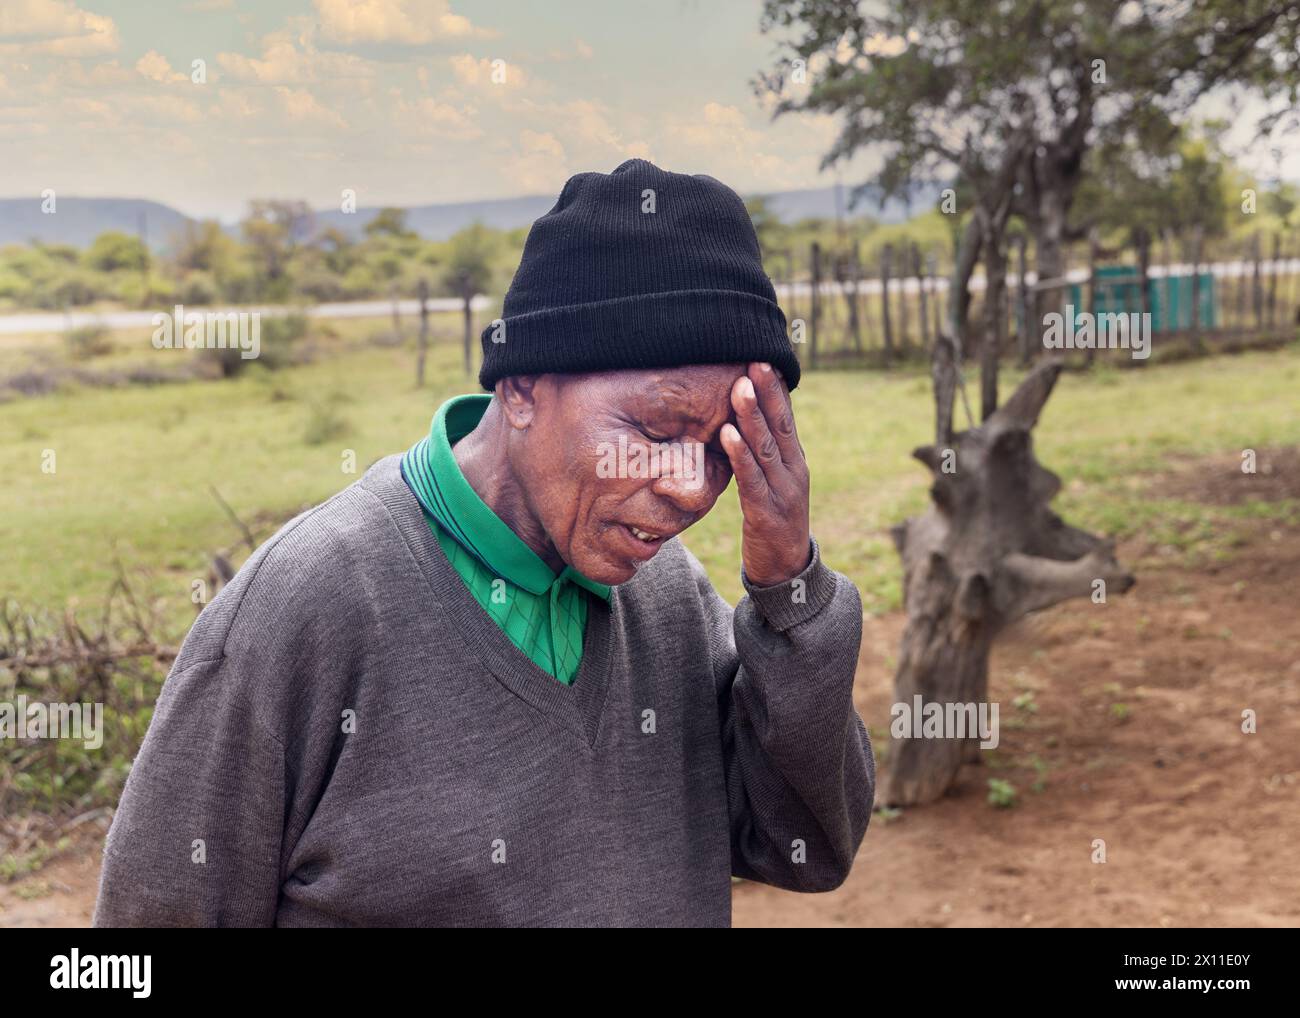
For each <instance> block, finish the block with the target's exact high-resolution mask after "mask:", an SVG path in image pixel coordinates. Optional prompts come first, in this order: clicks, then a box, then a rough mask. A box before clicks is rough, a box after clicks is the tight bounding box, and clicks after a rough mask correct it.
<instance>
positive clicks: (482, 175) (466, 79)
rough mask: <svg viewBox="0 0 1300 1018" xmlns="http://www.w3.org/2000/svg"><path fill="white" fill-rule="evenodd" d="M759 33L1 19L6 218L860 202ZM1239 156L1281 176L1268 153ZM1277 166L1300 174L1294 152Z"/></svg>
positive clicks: (558, 9)
mask: <svg viewBox="0 0 1300 1018" xmlns="http://www.w3.org/2000/svg"><path fill="white" fill-rule="evenodd" d="M760 11H761V3H760V0H652V2H643V0H638V2H633V0H564V2H535V0H491V2H489V0H171V2H157V0H0V197H17V196H21V195H23V194H33V195H39V194H40V193H41V192H42V191H44V190H46V189H54V191H55V193H56V194H57V195H64V196H77V197H109V196H111V197H132V198H149V199H153V200H155V201H160V202H164V203H166V204H168V205H171V206H173V207H175V208H177V209H179V210H180V211H182V212H184V213H187V214H189V215H192V216H215V217H218V218H221V219H224V220H234V219H237V218H238V217H239V216H240V215H241V214H242V213H243V212H244V210H245V208H246V206H247V202H248V201H249V200H250V199H252V198H300V199H305V200H307V201H308V202H310V203H311V204H312V205H313V206H314V207H316V208H329V207H336V208H337V207H339V206H340V204H341V202H342V201H343V195H344V192H345V191H351V192H355V194H356V203H357V205H358V206H368V205H416V204H428V203H437V202H457V201H470V200H477V199H486V198H506V197H515V196H518V195H525V194H558V192H559V190H560V188H561V187H562V186H563V184H564V181H565V180H566V179H567V178H568V177H569V176H571V175H572V174H574V173H579V172H584V171H588V170H602V171H606V172H608V171H609V170H612V169H613V168H614V167H615V166H617V165H618V164H619V163H621V162H623V161H624V160H626V159H629V158H633V157H640V158H647V159H650V160H652V161H654V162H655V163H657V164H658V165H660V166H662V167H664V168H666V169H670V170H674V171H676V172H682V173H709V174H711V175H712V176H715V177H717V178H719V179H720V180H722V181H724V182H725V183H727V184H729V185H730V186H731V187H733V188H734V189H736V190H737V191H740V192H742V193H753V192H764V191H778V190H792V189H797V188H805V187H825V186H829V185H831V184H834V183H835V182H836V180H837V177H838V178H839V179H842V180H843V182H844V183H845V184H846V185H852V184H856V183H859V182H861V180H862V179H864V178H865V176H866V175H868V174H869V173H870V172H871V171H872V170H873V169H874V168H875V166H876V165H877V164H878V159H879V154H878V153H874V152H871V151H867V152H864V153H862V154H861V155H859V156H858V157H856V158H855V160H854V162H853V163H851V164H848V165H846V166H845V167H843V168H842V169H841V170H839V171H838V173H832V172H822V171H820V169H819V164H820V161H821V157H822V155H823V153H824V152H825V151H826V150H827V149H828V148H829V147H830V145H831V143H832V141H833V140H834V138H835V135H836V133H837V123H836V121H835V120H833V119H832V118H830V117H824V116H809V115H804V114H800V115H790V116H786V117H782V118H779V119H778V120H776V121H773V120H772V118H771V116H770V112H769V111H770V106H769V104H768V103H767V102H764V101H763V100H760V99H759V98H758V97H757V96H755V94H754V91H753V88H752V85H751V82H752V81H753V79H754V77H755V75H756V74H757V73H758V72H759V71H761V70H765V69H768V68H770V67H771V66H772V64H773V62H774V60H775V57H776V54H777V52H778V49H777V42H778V40H777V39H775V38H773V37H769V36H764V35H763V34H762V33H761V32H760V31H759V17H760ZM195 61H202V70H203V77H204V78H205V80H204V81H202V82H196V81H195V80H193V79H194V76H195V71H194V68H195ZM494 70H495V72H496V73H495V74H494ZM1243 122H1244V119H1243ZM1243 145H1244V143H1243ZM1247 154H1248V155H1250V156H1251V157H1252V158H1253V159H1254V161H1255V163H1256V164H1257V169H1258V171H1259V172H1262V173H1270V174H1271V173H1272V172H1274V170H1275V163H1276V161H1275V159H1274V158H1273V157H1272V156H1271V153H1270V154H1267V155H1266V154H1265V153H1264V152H1263V150H1262V148H1261V146H1254V148H1253V149H1247ZM1284 161H1285V162H1288V163H1291V164H1292V165H1296V166H1300V141H1297V142H1296V143H1295V144H1290V145H1289V146H1287V147H1285V148H1284ZM1293 175H1300V174H1293Z"/></svg>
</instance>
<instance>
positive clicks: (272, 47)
mask: <svg viewBox="0 0 1300 1018" xmlns="http://www.w3.org/2000/svg"><path fill="white" fill-rule="evenodd" d="M217 63H218V64H220V65H221V67H222V69H223V70H225V71H226V73H228V74H229V75H230V76H231V77H232V78H234V79H236V80H237V81H249V82H258V83H259V84H263V85H297V84H302V83H303V82H310V81H322V80H333V79H339V78H368V77H370V76H372V75H373V74H374V69H373V67H372V66H371V64H370V63H369V62H368V61H365V60H362V59H361V58H360V57H357V56H354V55H352V54H350V53H334V52H325V51H322V50H318V49H317V48H316V45H315V43H314V41H313V40H312V37H311V32H310V31H309V30H306V31H302V32H299V33H297V34H296V35H295V33H293V32H289V31H284V32H272V33H271V34H270V35H267V36H266V37H265V38H263V39H262V55H261V57H246V56H244V55H243V54H242V53H218V54H217Z"/></svg>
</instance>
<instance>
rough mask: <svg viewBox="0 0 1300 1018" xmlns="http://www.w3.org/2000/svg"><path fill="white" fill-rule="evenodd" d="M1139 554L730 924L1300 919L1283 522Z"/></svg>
mask: <svg viewBox="0 0 1300 1018" xmlns="http://www.w3.org/2000/svg"><path fill="white" fill-rule="evenodd" d="M1287 474H1288V475H1289V474H1290V471H1287ZM1189 476H1193V475H1189ZM1194 476H1198V477H1200V476H1203V473H1201V472H1197V473H1196V474H1195V475H1194ZM1270 494H1271V495H1272V497H1284V495H1285V494H1289V492H1286V493H1272V492H1270ZM1236 497H1237V496H1236V493H1233V494H1232V495H1231V496H1229V498H1230V500H1235V499H1236ZM1197 500H1198V501H1212V500H1213V499H1212V498H1211V497H1209V496H1208V495H1204V497H1202V498H1198V499H1197ZM1153 552H1154V549H1150V548H1137V547H1125V548H1121V555H1122V556H1123V557H1124V559H1125V560H1126V561H1136V560H1138V559H1139V558H1142V559H1143V561H1144V563H1145V565H1144V567H1143V568H1142V569H1141V570H1140V573H1139V575H1140V582H1139V584H1138V586H1137V587H1136V588H1135V589H1134V591H1133V592H1132V593H1130V594H1129V595H1128V596H1127V597H1124V598H1113V599H1112V600H1111V602H1110V603H1109V604H1108V605H1104V606H1100V605H1093V604H1092V603H1091V602H1090V601H1076V602H1071V603H1069V604H1065V605H1061V606H1058V607H1057V608H1055V609H1053V610H1051V611H1049V612H1045V613H1042V614H1040V615H1038V616H1035V617H1032V618H1031V619H1030V620H1028V621H1026V622H1025V623H1023V624H1022V625H1021V626H1020V628H1018V629H1017V630H1015V631H1013V632H1012V633H1010V634H1008V635H1007V636H1006V638H1004V639H1003V640H1002V641H1000V643H999V644H998V647H997V650H996V652H995V654H994V660H993V669H992V680H991V694H992V697H993V698H994V699H996V700H998V701H999V702H1000V703H1001V705H1002V708H1001V709H1002V718H1001V720H1002V732H1001V740H1002V741H1001V745H1000V747H999V748H998V749H997V750H996V751H994V752H993V753H992V754H986V758H985V762H984V763H983V764H981V765H978V766H967V767H966V768H965V770H964V771H963V773H962V777H961V781H960V783H959V785H958V787H957V788H956V789H955V790H954V793H953V794H952V795H950V796H949V797H948V798H946V799H944V800H943V801H942V802H940V803H938V804H935V805H932V806H928V807H925V808H923V809H914V810H908V811H905V812H903V813H902V814H901V815H899V816H897V817H895V818H894V819H886V818H885V817H884V816H882V815H880V814H877V815H876V817H875V818H874V819H873V821H872V824H871V829H870V830H869V831H868V832H867V837H866V840H865V841H864V843H863V846H862V850H861V852H860V853H859V855H858V859H857V864H856V866H855V867H854V870H853V873H852V875H851V876H850V877H849V880H848V881H847V882H846V884H845V885H844V886H843V887H842V888H840V889H839V890H837V891H835V892H832V893H830V894H820V895H798V894H791V893H787V892H783V891H778V890H776V889H774V888H769V887H763V886H760V885H756V884H742V885H739V886H738V887H737V889H736V892H735V924H736V925H737V926H792V925H808V926H825V925H853V926H1008V925H1010V926H1022V925H1032V926H1067V925H1071V926H1078V925H1085V926H1088V925H1095V926H1124V925H1140V926H1158V925H1165V926H1295V925H1300V866H1298V865H1297V857H1298V856H1300V849H1297V847H1296V846H1297V844H1300V651H1298V650H1297V648H1298V647H1300V610H1298V609H1297V603H1298V594H1297V592H1298V590H1300V531H1297V530H1295V529H1286V530H1282V529H1277V528H1275V527H1273V526H1272V525H1271V524H1265V525H1258V526H1256V527H1255V530H1254V532H1252V535H1251V538H1250V540H1249V542H1248V543H1246V544H1245V545H1244V546H1243V547H1240V548H1238V549H1237V551H1236V553H1235V554H1234V557H1233V558H1232V560H1231V561H1230V562H1229V563H1228V564H1226V565H1223V566H1220V567H1213V568H1210V569H1208V570H1205V569H1202V570H1197V571H1195V572H1193V571H1189V570H1187V569H1186V568H1183V567H1181V566H1178V565H1169V566H1166V567H1164V568H1161V567H1160V566H1158V565H1156V566H1154V567H1153V566H1152V564H1151V563H1152V562H1153ZM1158 560H1159V558H1158V556H1155V558H1154V561H1158ZM902 624H903V620H902V617H901V616H898V615H894V616H889V617H887V618H884V619H875V620H869V621H868V622H867V624H866V627H865V630H864V634H863V648H862V656H861V663H860V667H859V670H858V685H857V690H856V699H857V704H858V709H859V710H860V711H861V712H862V715H863V717H864V718H865V719H866V721H867V724H868V725H869V726H870V727H871V729H872V733H873V737H875V736H876V735H877V733H878V732H884V731H885V730H886V729H887V728H888V724H889V705H890V704H891V703H892V700H893V696H892V690H891V676H892V673H893V655H894V654H895V653H896V652H897V647H898V638H899V634H900V631H901V629H902ZM1017 698H1020V703H1021V704H1022V705H1024V706H1021V707H1017V706H1015V701H1016V699H1017ZM1030 703H1032V705H1033V707H1034V708H1036V709H1034V710H1031V709H1030V707H1029V705H1030ZM1246 709H1251V710H1254V711H1255V713H1256V716H1257V718H1258V732H1257V734H1254V735H1245V734H1243V733H1242V731H1241V724H1242V711H1243V710H1246ZM883 742H884V740H878V747H877V748H878V751H879V749H880V748H882V747H883ZM887 765H888V764H887V761H886V762H885V763H883V764H882V770H883V769H884V768H885V767H887ZM990 777H997V778H1002V779H1004V780H1007V781H1010V782H1011V783H1012V784H1013V785H1015V786H1016V788H1017V789H1018V804H1017V805H1016V806H1015V807H1013V808H1010V809H996V808H994V807H993V806H991V805H989V803H988V802H987V781H988V779H989V778H990ZM1036 782H1041V785H1040V789H1041V790H1038V791H1035V790H1034V785H1035V783H1036ZM99 837H102V834H101V835H100V836H98V837H97V836H95V834H94V833H93V832H87V833H86V834H85V835H83V836H82V838H81V839H80V841H79V842H78V843H77V844H76V845H75V846H74V848H73V849H72V850H70V851H69V852H67V853H64V854H63V855H62V856H60V857H59V858H57V859H56V860H54V861H53V862H51V863H50V864H49V865H47V866H46V867H45V868H44V869H42V870H41V871H40V872H39V873H36V874H34V875H32V876H30V877H27V878H24V879H23V880H20V881H17V882H15V883H12V884H0V926H84V925H86V924H88V923H89V921H90V917H91V911H92V909H93V905H94V897H95V888H96V883H97V880H98V870H99V858H100V856H99ZM1099 838H1100V839H1103V840H1104V841H1105V845H1106V854H1107V861H1106V862H1105V863H1104V864H1097V863H1093V862H1092V861H1091V859H1092V854H1093V850H1094V848H1093V843H1094V839H1099Z"/></svg>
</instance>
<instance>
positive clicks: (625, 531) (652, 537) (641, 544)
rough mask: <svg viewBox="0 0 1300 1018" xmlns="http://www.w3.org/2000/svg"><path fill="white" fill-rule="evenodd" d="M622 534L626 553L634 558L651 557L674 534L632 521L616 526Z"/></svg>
mask: <svg viewBox="0 0 1300 1018" xmlns="http://www.w3.org/2000/svg"><path fill="white" fill-rule="evenodd" d="M616 529H617V530H618V531H619V533H620V534H621V535H622V541H621V543H622V544H623V546H624V548H625V550H626V554H627V555H628V556H629V557H630V558H634V559H651V558H653V557H654V554H655V552H657V551H658V550H659V549H660V548H661V547H662V546H663V543H664V542H665V541H667V540H668V539H669V538H671V537H672V536H673V535H672V534H671V533H668V532H666V531H659V530H646V529H645V528H644V527H638V526H634V525H632V524H631V523H620V524H618V526H617V527H616Z"/></svg>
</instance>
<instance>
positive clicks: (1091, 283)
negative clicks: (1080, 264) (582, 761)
mask: <svg viewBox="0 0 1300 1018" xmlns="http://www.w3.org/2000/svg"><path fill="white" fill-rule="evenodd" d="M1088 314H1090V315H1091V316H1092V329H1093V338H1092V346H1090V347H1088V352H1087V354H1085V355H1084V363H1086V364H1091V363H1092V359H1093V358H1094V357H1095V356H1096V355H1097V347H1098V346H1099V345H1100V344H1101V332H1100V330H1099V329H1098V327H1097V229H1096V227H1093V228H1092V229H1091V230H1089V231H1088Z"/></svg>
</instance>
